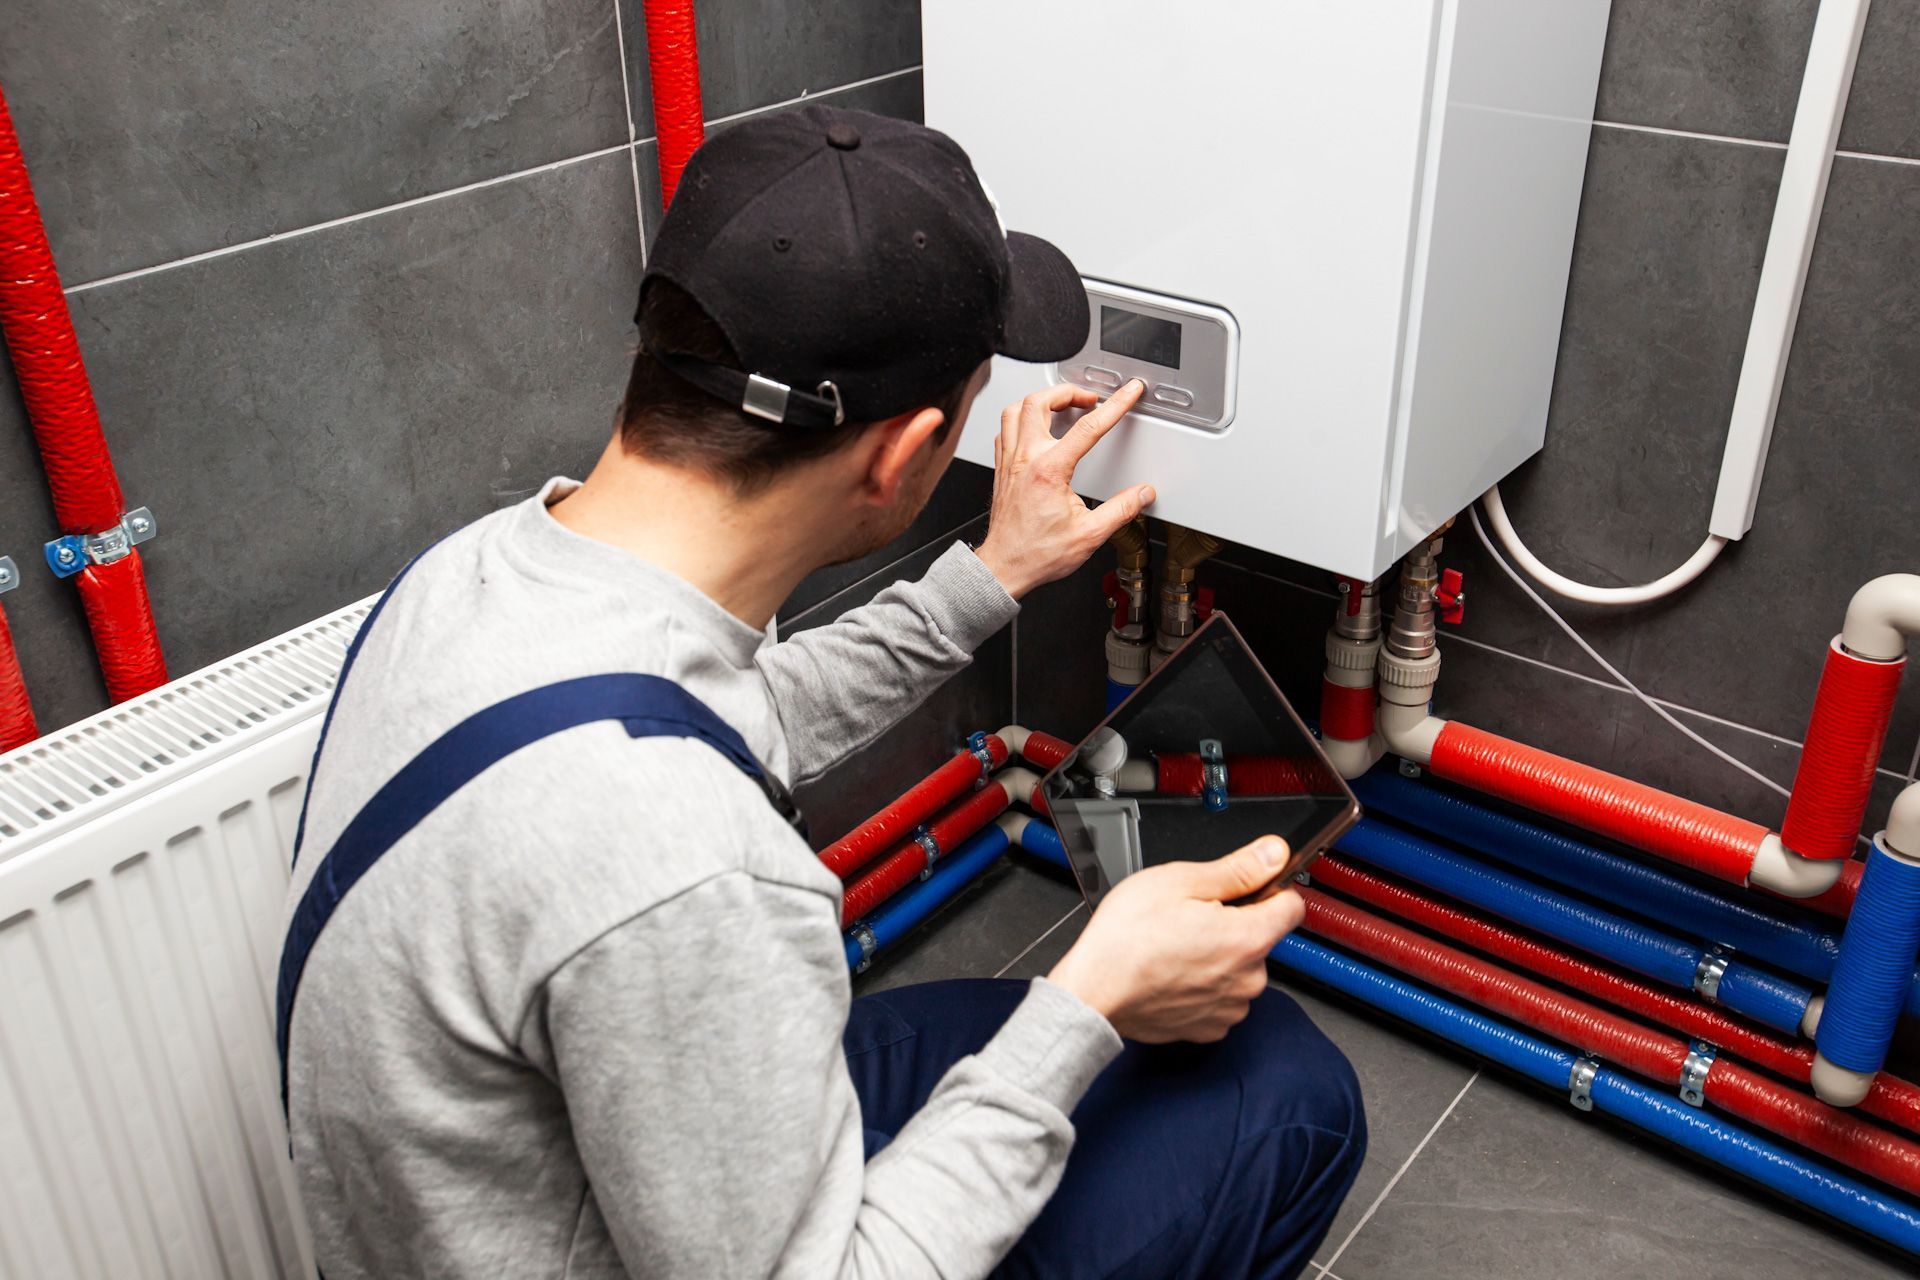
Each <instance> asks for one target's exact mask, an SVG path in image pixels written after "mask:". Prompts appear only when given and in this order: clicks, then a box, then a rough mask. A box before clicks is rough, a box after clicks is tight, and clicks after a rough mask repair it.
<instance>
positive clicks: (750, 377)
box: [647, 346, 847, 427]
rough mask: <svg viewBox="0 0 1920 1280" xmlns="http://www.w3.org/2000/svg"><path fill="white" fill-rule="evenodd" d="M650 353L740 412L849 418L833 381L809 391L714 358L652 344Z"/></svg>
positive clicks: (815, 419)
mask: <svg viewBox="0 0 1920 1280" xmlns="http://www.w3.org/2000/svg"><path fill="white" fill-rule="evenodd" d="M647 353H648V354H649V355H651V356H652V357H653V358H654V359H655V360H658V361H659V362H660V363H661V364H663V365H665V366H666V367H667V369H668V370H669V371H671V372H672V373H673V374H675V375H676V376H678V377H679V378H680V379H681V380H682V381H684V382H687V383H690V384H692V385H693V386H695V387H698V388H699V389H700V390H702V391H704V392H706V393H707V394H708V395H710V396H715V397H717V398H719V399H721V400H724V401H726V402H727V403H729V404H737V405H739V406H740V409H741V412H743V413H750V414H752V415H753V416H754V417H756V418H765V419H766V420H767V421H768V422H778V423H782V424H784V425H787V426H795V427H824V426H828V425H832V426H836V427H837V426H840V425H842V424H843V423H845V422H846V420H847V407H846V405H845V404H844V403H843V402H842V401H841V399H840V388H839V387H838V386H836V385H835V384H833V383H832V382H822V383H821V384H820V385H819V386H818V387H817V388H815V389H814V391H813V392H812V393H811V394H809V393H808V392H806V391H795V390H794V389H793V388H792V387H791V386H789V385H787V384H786V383H784V382H776V381H775V380H774V379H772V378H769V377H766V376H764V375H762V374H758V373H743V372H741V371H740V370H738V369H729V368H727V367H726V366H725V365H718V364H714V363H713V362H712V361H708V360H699V359H695V358H693V357H691V356H683V355H676V354H671V353H668V352H665V351H661V350H658V349H657V348H653V347H651V346H649V347H648V349H647Z"/></svg>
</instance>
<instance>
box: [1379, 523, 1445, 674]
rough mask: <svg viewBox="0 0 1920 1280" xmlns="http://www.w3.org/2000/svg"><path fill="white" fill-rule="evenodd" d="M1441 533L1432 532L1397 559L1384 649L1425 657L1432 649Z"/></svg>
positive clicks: (1435, 623)
mask: <svg viewBox="0 0 1920 1280" xmlns="http://www.w3.org/2000/svg"><path fill="white" fill-rule="evenodd" d="M1439 554H1440V535H1439V534H1437V533H1436V534H1434V535H1433V536H1432V537H1431V538H1428V539H1427V540H1426V541H1425V542H1423V543H1421V544H1420V545H1419V546H1417V547H1415V548H1414V549H1413V550H1412V551H1409V552H1408V553H1407V556H1406V559H1404V560H1402V561H1401V562H1400V585H1399V588H1398V595H1397V596H1396V598H1395V601H1394V608H1393V626H1392V627H1391V628H1390V629H1389V630H1388V632H1387V649H1388V651H1389V652H1391V653H1394V654H1397V655H1399V656H1400V657H1403V658H1424V657H1426V656H1427V655H1428V654H1430V653H1432V652H1433V651H1434V648H1435V646H1436V644H1437V643H1438V641H1437V636H1438V632H1439V627H1438V620H1437V617H1436V615H1435V612H1434V600H1433V593H1434V589H1435V588H1436V587H1438V586H1439V585H1440V565H1439V562H1438V561H1437V559H1436V557H1437V556H1438V555H1439Z"/></svg>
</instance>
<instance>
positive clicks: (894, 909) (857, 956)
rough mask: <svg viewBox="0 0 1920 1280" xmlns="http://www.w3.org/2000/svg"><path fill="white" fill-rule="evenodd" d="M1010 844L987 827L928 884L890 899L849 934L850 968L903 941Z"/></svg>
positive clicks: (924, 882) (939, 864) (964, 843)
mask: <svg viewBox="0 0 1920 1280" xmlns="http://www.w3.org/2000/svg"><path fill="white" fill-rule="evenodd" d="M1035 825H1037V824H1035ZM1007 843H1008V842H1007V833H1006V832H1005V831H1003V830H1001V829H1000V828H999V827H998V826H988V827H985V828H983V829H982V830H980V831H979V832H978V833H977V834H975V835H973V836H971V837H969V838H968V839H966V840H964V841H962V842H961V843H960V844H959V845H958V846H957V847H956V848H955V849H954V851H953V852H952V853H949V854H947V855H946V856H945V857H943V858H941V859H940V861H938V862H936V863H935V864H934V866H933V872H932V874H930V875H929V876H927V878H926V879H925V880H921V881H919V882H918V883H916V884H913V885H910V886H908V887H907V888H906V889H905V890H903V891H901V892H900V893H897V894H895V895H894V896H893V897H891V898H889V899H887V901H886V902H885V903H883V904H882V905H881V906H880V908H879V909H878V910H877V911H875V912H874V913H873V914H872V915H870V916H868V917H867V918H866V919H865V920H862V921H860V922H859V923H858V924H856V925H854V927H853V928H852V930H850V931H849V932H848V934H847V967H848V968H849V969H854V970H858V969H859V968H860V967H861V964H862V962H863V961H865V960H867V959H871V958H872V957H873V956H874V955H876V954H878V953H879V952H881V951H884V950H886V949H887V948H888V947H890V946H892V945H893V944H894V943H896V942H898V941H900V939H901V938H902V937H904V936H905V935H906V933H907V932H908V931H909V930H911V929H912V928H913V927H914V926H915V925H917V924H919V923H920V922H921V921H922V920H925V919H926V918H927V917H928V916H930V915H932V914H933V913H934V912H935V911H937V910H939V909H940V908H941V907H942V906H944V905H945V904H946V903H947V902H948V900H950V899H951V898H953V897H954V896H955V895H957V894H958V893H959V892H960V891H961V890H962V889H964V888H966V887H967V885H969V884H971V883H972V882H973V881H974V880H975V879H976V878H978V877H979V875H980V874H981V873H982V872H983V871H985V870H986V869H987V868H988V867H990V866H992V865H993V864H994V863H995V862H996V861H997V860H998V859H999V857H1000V855H1001V854H1003V853H1005V852H1006V851H1007ZM863 936H864V937H870V938H871V945H867V944H866V943H865V942H864V941H863Z"/></svg>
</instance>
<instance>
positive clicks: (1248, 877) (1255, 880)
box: [1194, 836, 1288, 902]
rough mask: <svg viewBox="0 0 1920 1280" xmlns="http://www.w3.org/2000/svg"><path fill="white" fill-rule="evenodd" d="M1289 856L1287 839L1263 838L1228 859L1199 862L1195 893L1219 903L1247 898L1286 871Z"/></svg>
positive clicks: (1196, 869) (1235, 852)
mask: <svg viewBox="0 0 1920 1280" xmlns="http://www.w3.org/2000/svg"><path fill="white" fill-rule="evenodd" d="M1287 856H1288V850H1287V842H1286V841H1285V840H1282V839H1281V838H1280V837H1279V836H1261V837H1260V838H1259V839H1258V840H1255V841H1254V842H1253V843H1252V844H1249V845H1246V846H1244V847H1242V848H1239V849H1236V850H1234V851H1233V852H1232V853H1230V854H1228V855H1227V856H1226V857H1224V858H1217V859H1215V860H1214V861H1212V862H1200V863H1195V864H1194V866H1195V871H1196V879H1195V882H1194V891H1195V894H1196V896H1199V897H1203V898H1212V899H1214V900H1215V901H1217V902H1231V901H1232V900H1233V899H1235V898H1244V897H1246V896H1247V895H1248V894H1250V893H1252V892H1254V891H1255V890H1257V889H1260V888H1263V887H1264V886H1265V885H1266V884H1267V882H1268V881H1270V880H1272V879H1273V878H1274V877H1275V876H1277V875H1279V874H1280V873H1281V871H1283V870H1285V869H1286V865H1287Z"/></svg>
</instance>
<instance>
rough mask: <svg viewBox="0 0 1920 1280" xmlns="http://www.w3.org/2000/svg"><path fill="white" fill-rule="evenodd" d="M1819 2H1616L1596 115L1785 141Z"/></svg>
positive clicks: (1631, 0)
mask: <svg viewBox="0 0 1920 1280" xmlns="http://www.w3.org/2000/svg"><path fill="white" fill-rule="evenodd" d="M1818 8H1819V3H1818V0H1768V3H1766V4H1749V3H1744V2H1743V0H1614V3H1613V13H1612V17H1611V19H1610V20H1609V23H1608V27H1607V49H1606V56H1605V58H1604V59H1603V60H1602V62H1601V64H1600V93H1599V100H1598V101H1597V102H1596V103H1595V105H1594V115H1595V116H1596V117H1598V118H1599V119H1601V120H1613V121H1619V122H1620V123H1623V124H1645V125H1655V126H1658V127H1660V128H1663V129H1686V130H1689V131H1691V132H1694V133H1717V134H1725V135H1727V136H1730V137H1735V138H1767V139H1772V140H1776V141H1780V142H1784V141H1786V138H1787V133H1788V131H1789V130H1790V129H1791V128H1792V127H1793V108H1794V103H1795V102H1796V101H1798V99H1799V87H1800V77H1801V74H1802V71H1803V70H1804V68H1805V67H1806V64H1807V42H1808V40H1809V39H1810V38H1811V36H1812V34H1813V16H1814V13H1815V11H1816V10H1817V9H1818Z"/></svg>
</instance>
